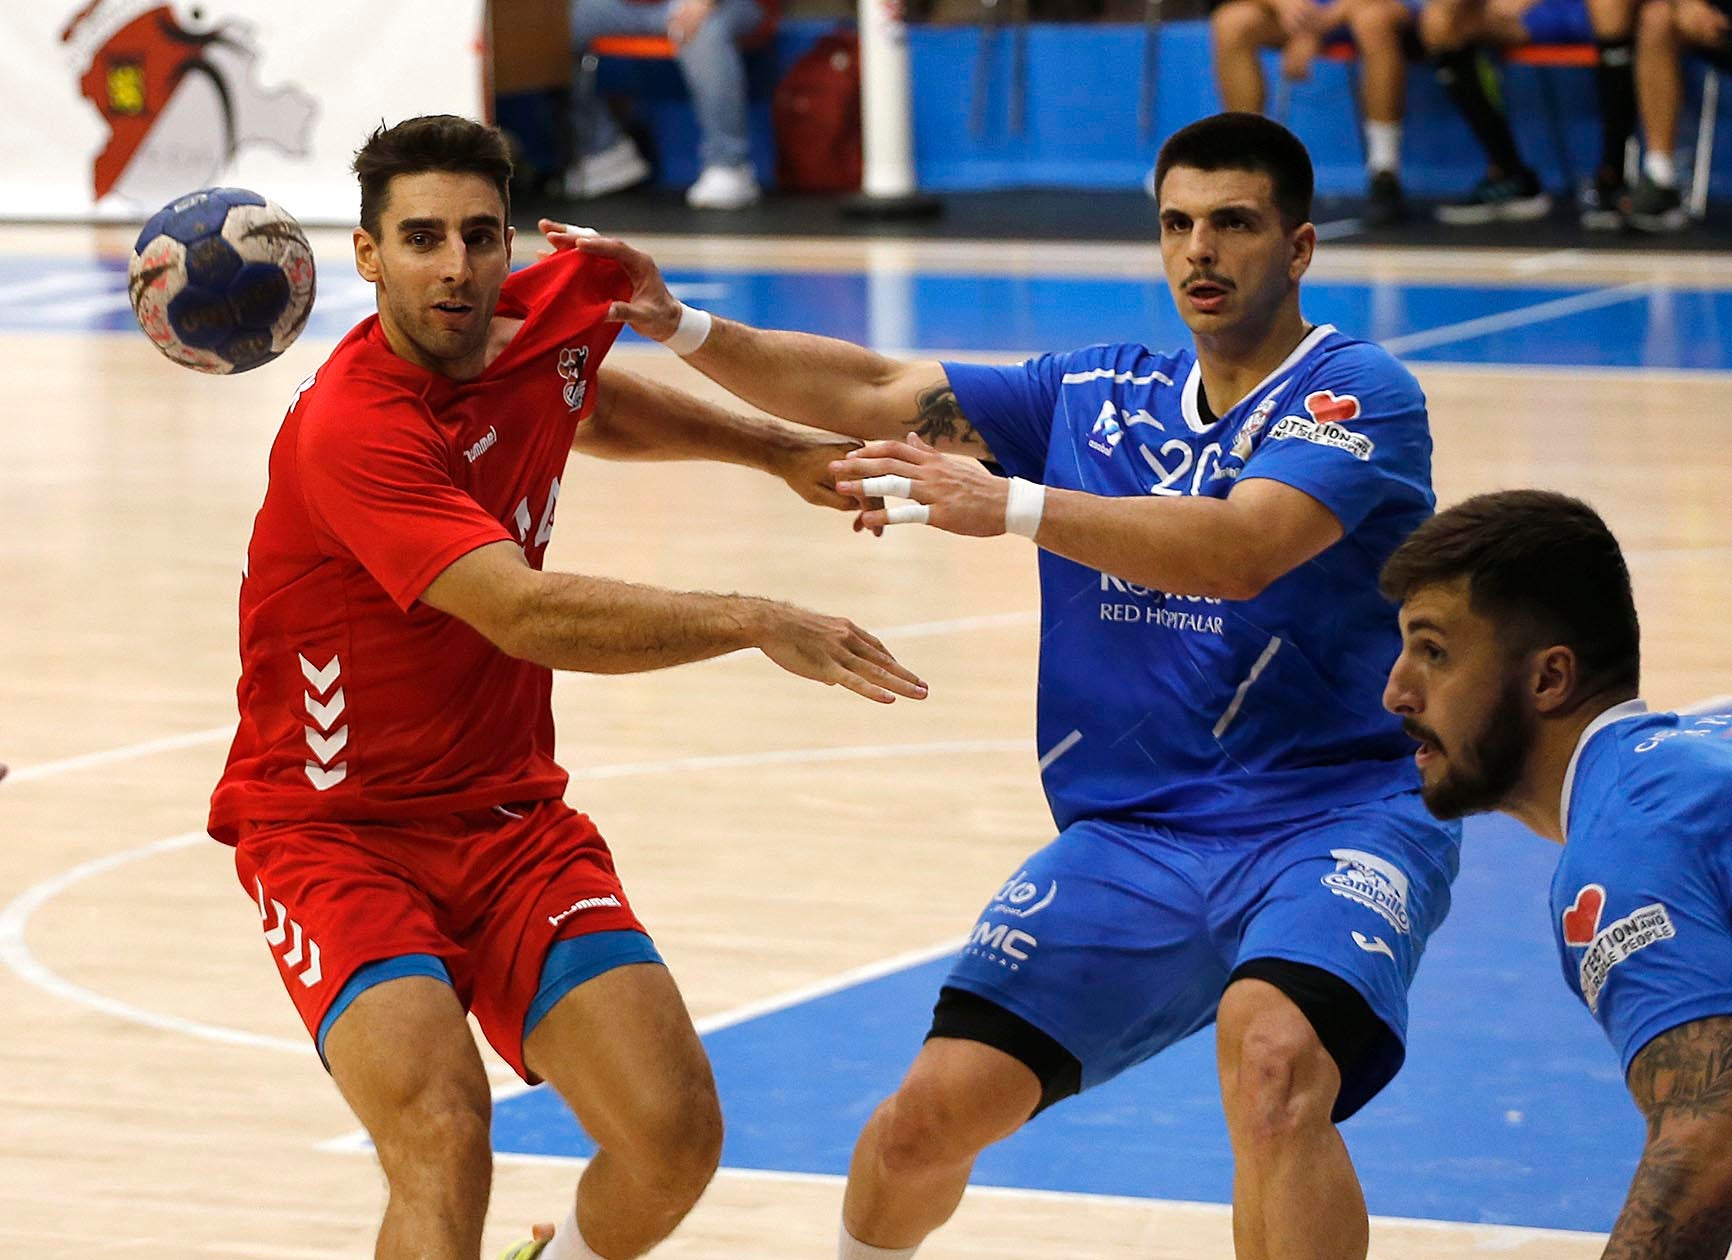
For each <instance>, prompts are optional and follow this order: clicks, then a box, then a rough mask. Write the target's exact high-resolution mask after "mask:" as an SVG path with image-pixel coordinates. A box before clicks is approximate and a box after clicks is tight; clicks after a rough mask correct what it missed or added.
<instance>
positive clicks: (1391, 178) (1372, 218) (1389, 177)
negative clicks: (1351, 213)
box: [1361, 171, 1407, 228]
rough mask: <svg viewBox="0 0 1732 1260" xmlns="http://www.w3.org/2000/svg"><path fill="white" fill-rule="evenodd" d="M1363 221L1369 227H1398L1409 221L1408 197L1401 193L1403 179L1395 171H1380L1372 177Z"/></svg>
mask: <svg viewBox="0 0 1732 1260" xmlns="http://www.w3.org/2000/svg"><path fill="white" fill-rule="evenodd" d="M1361 221H1362V222H1363V223H1364V224H1365V226H1366V227H1368V228H1387V227H1396V226H1397V225H1399V224H1402V223H1406V222H1407V199H1406V198H1405V197H1403V196H1402V195H1401V180H1400V178H1399V177H1398V176H1397V175H1396V174H1395V172H1394V171H1378V172H1377V174H1375V175H1373V176H1372V177H1371V186H1370V188H1368V189H1367V190H1366V193H1365V213H1364V215H1363V216H1362V218H1361Z"/></svg>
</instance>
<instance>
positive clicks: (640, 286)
mask: <svg viewBox="0 0 1732 1260" xmlns="http://www.w3.org/2000/svg"><path fill="white" fill-rule="evenodd" d="M538 226H539V227H540V228H541V232H542V235H543V236H545V237H547V243H548V244H549V245H551V246H552V247H553V248H554V249H555V250H561V249H575V250H580V251H582V252H583V253H585V254H594V255H595V256H596V257H598V258H611V259H613V261H614V262H616V263H618V264H619V265H620V267H621V269H622V270H623V271H624V272H625V275H626V279H628V280H630V281H631V300H630V301H626V302H615V303H614V304H613V305H611V306H609V307H608V308H607V318H608V320H609V321H611V322H612V323H616V324H624V325H626V326H627V327H628V328H630V329H631V330H632V331H633V332H635V333H636V334H637V335H638V336H640V337H647V338H648V339H649V340H651V341H666V340H667V339H668V338H669V337H671V336H673V335H674V329H676V328H678V327H679V326H680V300H679V299H678V298H676V297H675V296H674V295H673V293H672V292H670V291H669V289H668V285H667V281H666V280H663V279H662V273H661V270H660V269H659V268H658V267H657V266H656V264H655V259H653V258H651V257H650V256H649V255H648V254H646V253H644V252H643V251H642V250H638V249H633V248H632V247H631V246H630V245H627V244H626V243H625V242H624V241H619V240H614V239H613V238H612V237H609V236H601V235H599V234H597V233H596V232H594V231H592V230H591V229H589V228H580V227H572V226H570V225H569V224H565V223H555V222H554V221H553V220H552V219H543V220H541V222H540V223H539V224H538Z"/></svg>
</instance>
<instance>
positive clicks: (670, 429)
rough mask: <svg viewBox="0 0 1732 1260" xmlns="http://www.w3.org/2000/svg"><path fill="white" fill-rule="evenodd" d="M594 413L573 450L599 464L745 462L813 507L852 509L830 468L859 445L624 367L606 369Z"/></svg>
mask: <svg viewBox="0 0 1732 1260" xmlns="http://www.w3.org/2000/svg"><path fill="white" fill-rule="evenodd" d="M596 386H597V388H596V395H595V410H594V411H593V412H592V413H591V414H590V416H589V418H588V419H587V420H585V421H584V423H582V424H580V425H579V426H578V428H577V438H576V440H575V441H574V442H573V443H572V449H573V450H575V451H578V452H580V453H581V454H584V455H593V456H596V457H598V458H601V459H634V460H672V459H712V460H719V461H720V462H722V463H726V464H743V465H744V466H746V467H748V468H756V469H759V470H760V471H762V472H767V473H769V474H771V475H772V476H775V477H780V478H781V479H782V480H783V481H786V482H787V483H788V484H789V485H790V486H791V487H793V489H794V492H795V493H796V494H798V495H799V496H800V497H801V498H802V499H805V500H806V501H807V502H808V503H816V504H818V505H819V506H821V507H832V508H842V509H852V508H855V507H857V506H858V504H856V503H854V502H853V501H852V500H849V499H844V498H843V497H842V496H841V495H839V494H837V493H836V484H835V479H834V478H833V477H832V476H831V475H830V471H829V466H830V462H831V461H832V460H834V459H838V458H840V457H841V456H843V455H845V454H847V453H848V452H849V451H851V450H853V449H854V448H855V447H857V446H859V445H860V444H859V443H858V442H856V441H855V440H854V439H852V438H846V437H839V436H837V435H836V434H834V433H825V432H823V431H822V430H820V429H810V428H807V427H806V426H805V425H801V424H790V423H789V422H788V421H786V420H778V419H776V418H775V417H774V416H749V415H746V414H744V413H743V412H740V411H735V410H730V409H728V408H726V407H719V406H717V405H716V404H714V403H711V402H706V401H705V400H703V399H701V398H697V397H694V396H693V395H691V394H688V393H686V392H685V391H684V390H679V389H674V388H672V387H671V386H668V385H663V384H661V383H660V382H659V381H652V380H649V379H648V378H646V377H643V376H639V375H637V374H636V373H634V372H627V371H625V370H624V369H623V368H618V367H614V366H612V365H611V364H604V365H603V366H602V369H601V371H600V373H599V374H598V376H597V378H596Z"/></svg>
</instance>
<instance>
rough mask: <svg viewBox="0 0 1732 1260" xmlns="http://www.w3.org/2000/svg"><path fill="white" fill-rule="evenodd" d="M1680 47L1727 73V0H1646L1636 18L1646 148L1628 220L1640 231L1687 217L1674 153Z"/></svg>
mask: <svg viewBox="0 0 1732 1260" xmlns="http://www.w3.org/2000/svg"><path fill="white" fill-rule="evenodd" d="M1685 49H1690V50H1692V51H1694V52H1696V53H1698V54H1700V55H1701V56H1703V57H1706V58H1707V59H1708V61H1709V62H1710V63H1711V64H1712V65H1713V66H1715V67H1716V68H1717V69H1719V70H1720V71H1721V72H1722V73H1724V74H1732V0H1648V3H1646V4H1644V5H1643V6H1642V9H1641V13H1640V15H1639V16H1638V19H1637V29H1636V89H1637V91H1638V93H1639V94H1640V97H1641V107H1642V140H1643V143H1644V145H1645V147H1646V152H1644V153H1643V155H1642V178H1641V179H1640V180H1639V181H1638V182H1637V184H1636V187H1635V189H1634V190H1633V191H1632V192H1631V194H1630V200H1629V207H1628V208H1629V214H1630V222H1631V224H1632V225H1633V226H1635V227H1637V228H1640V229H1641V230H1642V231H1644V232H1675V231H1677V230H1678V229H1679V228H1681V227H1683V226H1684V224H1685V223H1686V222H1687V221H1688V219H1689V215H1688V213H1687V212H1686V211H1685V209H1684V198H1683V196H1682V195H1681V194H1680V193H1679V191H1678V170H1677V159H1676V157H1675V151H1676V150H1677V147H1678V111H1679V109H1680V108H1681V107H1682V105H1683V102H1684V72H1683V67H1682V65H1681V64H1680V62H1681V59H1682V56H1683V53H1684V50H1685Z"/></svg>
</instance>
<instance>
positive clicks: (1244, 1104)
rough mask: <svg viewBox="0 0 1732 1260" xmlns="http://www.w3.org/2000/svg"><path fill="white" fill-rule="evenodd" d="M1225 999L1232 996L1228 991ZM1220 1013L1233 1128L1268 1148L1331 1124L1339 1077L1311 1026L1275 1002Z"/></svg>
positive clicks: (1224, 1004) (1225, 1096) (1226, 1101)
mask: <svg viewBox="0 0 1732 1260" xmlns="http://www.w3.org/2000/svg"><path fill="white" fill-rule="evenodd" d="M1228 996H1229V998H1231V997H1232V996H1233V995H1232V992H1231V991H1229V995H1228ZM1233 1005H1234V1006H1238V1007H1240V1009H1238V1010H1230V1009H1229V1003H1228V1001H1227V1000H1223V1002H1222V1009H1223V1013H1224V1015H1225V1016H1226V1018H1225V1019H1224V1021H1223V1024H1222V1028H1223V1037H1222V1044H1221V1054H1222V1059H1223V1068H1224V1070H1223V1073H1222V1081H1223V1098H1222V1102H1223V1104H1224V1105H1225V1107H1226V1109H1227V1113H1228V1116H1229V1117H1230V1118H1231V1119H1232V1120H1233V1122H1234V1128H1235V1129H1236V1130H1238V1131H1239V1133H1240V1134H1241V1135H1242V1136H1243V1137H1244V1138H1246V1139H1248V1140H1250V1141H1253V1142H1256V1143H1259V1144H1268V1143H1273V1142H1278V1141H1280V1140H1282V1139H1283V1138H1285V1137H1288V1136H1291V1135H1292V1134H1294V1133H1296V1132H1299V1131H1301V1130H1304V1129H1308V1128H1311V1127H1314V1126H1317V1125H1326V1124H1329V1123H1330V1113H1331V1111H1332V1110H1333V1108H1334V1105H1335V1095H1336V1093H1337V1092H1338V1091H1339V1089H1340V1084H1341V1077H1340V1073H1339V1071H1338V1070H1337V1069H1336V1067H1335V1061H1334V1060H1333V1059H1331V1058H1330V1057H1329V1052H1328V1051H1327V1050H1325V1049H1324V1048H1323V1043H1322V1042H1321V1041H1320V1040H1318V1037H1317V1034H1316V1032H1315V1031H1314V1030H1313V1029H1312V1027H1311V1024H1310V1021H1309V1020H1307V1019H1306V1018H1305V1016H1304V1015H1303V1014H1302V1013H1301V1012H1300V1011H1299V1010H1298V1009H1297V1008H1291V1007H1283V1006H1280V1005H1276V1004H1273V1003H1267V1002H1265V1003H1258V1004H1257V1005H1256V1006H1255V1007H1254V1008H1249V1007H1248V1004H1244V1003H1237V1002H1236V1003H1234V1004H1233Z"/></svg>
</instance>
